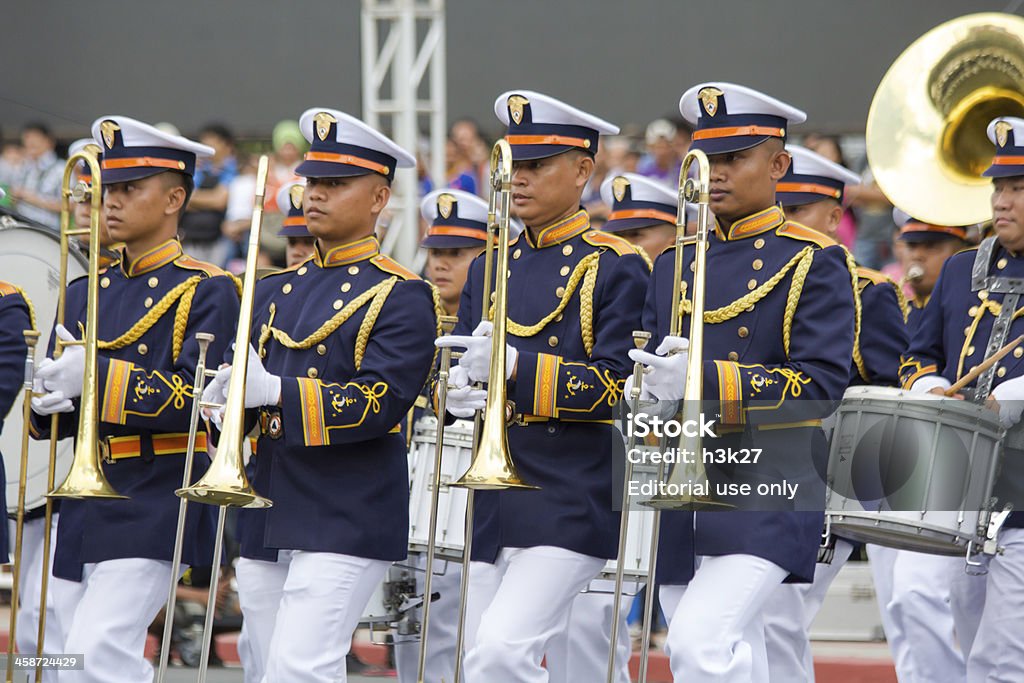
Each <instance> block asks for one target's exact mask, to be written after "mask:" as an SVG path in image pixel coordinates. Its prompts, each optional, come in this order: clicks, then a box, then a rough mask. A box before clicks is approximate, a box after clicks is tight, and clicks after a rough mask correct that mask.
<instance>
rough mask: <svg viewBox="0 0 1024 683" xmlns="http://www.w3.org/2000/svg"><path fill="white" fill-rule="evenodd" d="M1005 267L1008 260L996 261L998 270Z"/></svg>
mask: <svg viewBox="0 0 1024 683" xmlns="http://www.w3.org/2000/svg"><path fill="white" fill-rule="evenodd" d="M1005 267H1006V259H1004V258H1001V259H999V260H998V261H996V268H1005ZM1000 377H1002V375H1000Z"/></svg>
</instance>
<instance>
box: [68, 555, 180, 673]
mask: <svg viewBox="0 0 1024 683" xmlns="http://www.w3.org/2000/svg"><path fill="white" fill-rule="evenodd" d="M82 580H83V583H84V590H83V591H82V595H81V600H80V601H79V603H78V608H77V609H76V610H75V615H74V617H73V619H72V621H71V628H70V630H69V631H68V635H67V641H66V642H65V643H64V651H65V652H66V653H68V654H84V655H85V669H84V670H83V671H61V672H60V675H59V676H58V679H59V680H60V681H61V683H140V682H141V681H149V680H151V679H152V678H153V667H152V666H151V665H150V663H149V662H148V661H146V658H145V648H146V634H147V630H148V628H149V625H150V624H151V623H152V622H153V619H154V618H155V617H156V615H157V614H158V613H159V612H160V608H161V607H163V606H164V604H165V603H166V602H167V590H168V587H169V585H170V581H171V563H170V562H163V561H160V560H147V559H143V558H138V557H132V558H125V559H120V560H105V561H103V562H97V563H95V564H87V565H85V568H84V571H83V577H82Z"/></svg>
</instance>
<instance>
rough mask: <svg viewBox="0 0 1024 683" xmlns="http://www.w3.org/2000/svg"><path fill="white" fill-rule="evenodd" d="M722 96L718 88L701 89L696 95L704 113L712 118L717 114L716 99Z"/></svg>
mask: <svg viewBox="0 0 1024 683" xmlns="http://www.w3.org/2000/svg"><path fill="white" fill-rule="evenodd" d="M724 94H725V93H724V92H722V91H721V90H719V89H718V88H701V89H700V92H698V93H697V97H699V98H700V101H701V103H703V104H704V111H706V112H707V113H708V116H714V115H715V114H716V113H718V98H719V97H721V96H722V95H724Z"/></svg>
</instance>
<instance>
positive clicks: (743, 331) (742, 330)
mask: <svg viewBox="0 0 1024 683" xmlns="http://www.w3.org/2000/svg"><path fill="white" fill-rule="evenodd" d="M736 334H738V335H739V337H740V339H745V338H746V337H747V335H748V334H750V330H748V329H747V328H745V327H741V328H740V329H738V330H736Z"/></svg>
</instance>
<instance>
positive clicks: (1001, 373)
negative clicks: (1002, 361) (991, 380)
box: [996, 368, 1006, 377]
mask: <svg viewBox="0 0 1024 683" xmlns="http://www.w3.org/2000/svg"><path fill="white" fill-rule="evenodd" d="M996 376H998V377H1005V376H1006V368H999V369H998V370H996Z"/></svg>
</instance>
